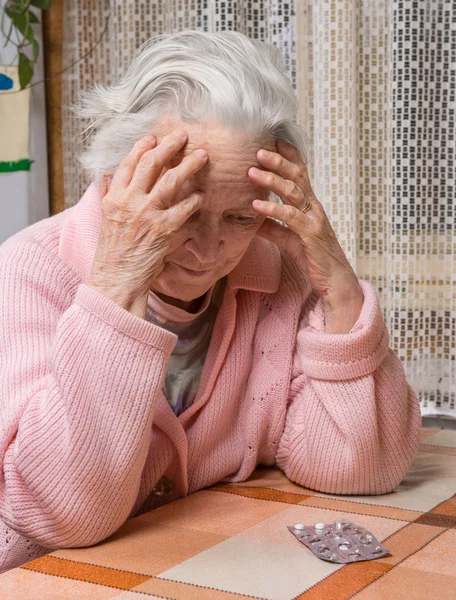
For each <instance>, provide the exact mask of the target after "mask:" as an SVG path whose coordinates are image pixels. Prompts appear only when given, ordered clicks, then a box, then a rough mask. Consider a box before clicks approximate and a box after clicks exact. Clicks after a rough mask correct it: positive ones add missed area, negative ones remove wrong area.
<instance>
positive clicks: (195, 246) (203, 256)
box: [184, 222, 223, 267]
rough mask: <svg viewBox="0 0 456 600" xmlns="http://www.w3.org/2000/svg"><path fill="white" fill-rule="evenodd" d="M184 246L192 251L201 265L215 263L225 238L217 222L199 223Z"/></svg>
mask: <svg viewBox="0 0 456 600" xmlns="http://www.w3.org/2000/svg"><path fill="white" fill-rule="evenodd" d="M184 248H185V249H186V250H187V251H188V252H191V253H192V254H193V255H194V256H195V258H196V259H197V260H198V262H199V264H200V266H202V267H204V266H205V265H207V266H209V265H213V264H215V263H216V262H217V261H218V259H219V258H220V255H221V253H222V249H223V239H222V235H221V231H220V229H219V227H218V225H217V224H215V223H214V222H212V223H205V224H204V225H203V224H202V223H198V225H197V226H196V227H195V228H194V230H193V231H192V235H191V237H190V238H189V239H188V240H187V241H186V242H185V244H184Z"/></svg>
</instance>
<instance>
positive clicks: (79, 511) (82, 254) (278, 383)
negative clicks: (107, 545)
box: [0, 184, 421, 572]
mask: <svg viewBox="0 0 456 600" xmlns="http://www.w3.org/2000/svg"><path fill="white" fill-rule="evenodd" d="M100 219H101V212H100V195H99V192H98V190H97V189H96V187H95V186H94V185H93V184H92V185H91V186H90V187H89V189H88V190H87V192H86V193H85V195H84V196H83V198H82V199H81V201H80V202H79V203H78V204H77V205H76V206H75V207H73V208H70V209H68V210H66V211H65V212H63V213H60V214H58V215H55V216H53V217H50V218H48V219H45V220H43V221H41V222H39V223H37V224H35V225H33V226H31V227H28V228H27V229H25V230H23V231H21V232H20V233H18V234H16V235H15V236H13V237H12V238H10V239H9V240H8V241H7V242H5V243H4V244H3V245H2V246H1V248H0V269H1V271H0V272H1V278H2V279H1V286H0V306H1V309H2V315H1V317H2V318H1V334H0V403H1V404H0V406H1V408H0V410H1V423H0V465H1V478H0V572H2V571H4V570H6V569H9V568H12V567H15V566H17V565H20V564H22V563H24V562H25V561H28V560H30V559H32V558H35V557H38V556H41V555H43V554H46V553H48V552H50V551H52V549H56V548H69V547H79V546H90V545H93V544H95V543H97V542H99V541H101V540H103V539H105V538H107V537H108V536H110V535H111V534H112V533H113V532H115V531H116V530H117V529H118V528H119V527H120V526H121V525H122V523H123V522H124V521H125V520H126V519H128V518H129V517H132V516H135V515H137V514H141V513H142V512H145V511H148V510H151V509H153V508H155V507H157V506H160V505H161V504H163V503H164V502H169V501H170V500H174V499H177V498H179V497H181V496H184V495H185V494H189V493H191V492H194V491H196V490H199V489H201V488H204V487H205V486H209V485H211V484H214V483H216V482H218V481H220V480H224V481H242V480H244V479H246V478H247V477H249V475H250V474H251V473H252V471H253V470H254V469H255V467H256V466H257V465H258V464H263V465H273V464H277V465H278V466H279V467H280V468H281V469H283V471H284V472H285V473H286V474H287V476H288V477H289V478H290V479H291V480H293V481H295V482H297V483H299V484H302V485H303V486H306V487H309V488H313V489H316V490H320V491H323V492H328V493H335V494H384V493H387V492H391V491H392V490H394V488H395V487H396V486H397V485H398V484H399V482H400V481H401V479H402V477H403V476H404V473H405V472H406V470H407V468H408V466H409V465H410V463H411V461H412V459H413V456H414V454H415V451H416V448H417V444H418V436H419V429H420V422H421V419H420V411H419V405H418V402H417V399H416V396H415V394H414V393H413V391H412V390H411V389H410V387H409V386H408V385H407V382H406V379H405V376H404V371H403V369H402V366H401V363H400V361H399V359H398V358H397V356H396V355H395V354H394V353H393V352H392V351H391V350H389V349H388V333H387V330H386V327H385V324H384V321H383V319H382V315H381V312H380V310H379V305H378V300H377V297H376V294H375V292H374V291H373V289H372V287H371V286H370V285H369V284H367V283H365V282H363V281H361V285H362V289H363V292H364V297H365V299H364V305H363V308H362V312H361V315H360V317H359V319H358V321H357V323H356V324H355V325H354V327H353V329H352V331H351V332H350V333H348V334H338V335H336V334H330V333H325V332H324V313H323V309H322V306H321V303H320V301H318V298H317V297H316V295H315V293H313V292H312V290H311V289H310V288H309V285H308V283H307V282H306V279H305V277H304V276H303V275H302V274H301V273H300V272H299V270H298V269H297V268H296V267H295V265H294V264H293V262H292V261H291V259H289V258H288V257H287V256H286V255H282V254H281V252H280V251H279V250H278V248H277V247H276V246H275V245H273V244H271V243H269V242H266V241H265V240H263V239H261V238H255V239H254V241H253V242H252V244H251V246H250V248H249V250H248V252H247V253H246V254H245V256H244V257H243V259H242V260H241V262H240V264H239V265H238V266H237V267H236V269H235V270H234V271H233V272H232V273H231V274H230V275H229V277H228V282H227V287H226V292H225V296H224V301H223V305H222V307H221V308H220V311H219V314H218V317H217V321H216V324H215V328H214V332H213V336H212V340H211V345H210V349H209V352H208V356H207V359H206V363H205V366H204V372H203V376H202V379H201V384H200V387H199V390H198V395H197V398H196V400H195V403H194V404H193V405H192V406H191V407H190V408H189V409H188V410H187V411H185V412H184V413H183V414H182V415H180V416H179V417H176V416H175V415H174V413H173V411H172V410H171V408H170V406H169V405H168V403H167V401H166V399H165V397H164V396H163V393H162V384H163V380H164V376H165V372H166V365H167V360H168V357H169V355H170V353H171V351H172V349H173V347H174V344H175V341H176V338H175V336H174V335H173V334H171V333H169V332H167V331H165V330H163V329H161V328H160V327H158V326H156V325H153V324H152V323H148V322H147V321H145V320H142V319H140V318H138V317H136V316H133V315H132V314H130V313H128V312H127V311H125V310H124V309H122V308H121V307H120V306H118V305H117V304H115V303H114V302H112V301H111V300H109V299H108V298H106V297H104V296H103V295H101V294H99V293H98V292H96V291H95V290H93V289H91V288H90V287H88V286H87V285H86V284H85V283H84V282H85V281H87V277H88V274H89V272H90V268H91V264H92V261H93V257H94V253H95V249H96V245H97V240H98V234H99V227H100ZM157 482H158V487H157ZM160 486H161V487H160Z"/></svg>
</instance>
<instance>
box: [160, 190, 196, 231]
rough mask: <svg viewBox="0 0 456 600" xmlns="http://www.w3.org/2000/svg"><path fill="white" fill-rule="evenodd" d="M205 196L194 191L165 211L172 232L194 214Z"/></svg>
mask: <svg viewBox="0 0 456 600" xmlns="http://www.w3.org/2000/svg"><path fill="white" fill-rule="evenodd" d="M202 201H203V196H202V194H201V193H199V192H193V193H192V194H190V195H189V196H187V197H186V198H184V199H183V200H181V201H180V202H178V203H177V204H174V205H173V206H171V207H170V208H168V209H167V210H166V211H163V213H164V216H165V218H166V223H167V225H168V227H169V228H170V230H171V231H172V232H175V231H177V230H178V229H179V228H180V227H182V225H183V224H184V223H185V221H186V220H187V219H188V218H189V217H191V216H192V215H193V213H195V212H196V211H197V210H198V209H199V208H200V206H201V204H202Z"/></svg>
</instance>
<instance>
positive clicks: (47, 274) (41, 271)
mask: <svg viewBox="0 0 456 600" xmlns="http://www.w3.org/2000/svg"><path fill="white" fill-rule="evenodd" d="M70 210H71V209H70ZM66 213H67V211H64V212H62V213H59V214H57V215H54V216H51V217H48V218H47V219H43V220H42V221H39V222H38V223H35V224H33V225H30V226H29V227H26V228H25V229H23V230H21V231H19V232H18V233H16V234H14V235H13V236H11V237H10V238H8V239H7V240H6V241H5V242H4V243H3V244H2V245H1V246H0V269H1V272H2V287H4V286H5V287H10V286H9V285H8V284H11V285H16V284H17V283H18V282H19V281H20V282H22V283H24V284H25V285H27V282H28V283H31V282H36V283H40V284H41V285H42V286H44V287H46V283H47V282H49V283H50V284H52V285H54V286H56V285H57V286H58V287H61V288H65V287H67V285H71V286H72V287H73V285H74V279H75V274H74V273H73V272H72V271H71V269H70V268H69V267H68V265H66V263H65V262H64V261H63V260H62V259H61V258H60V256H59V242H60V233H61V230H62V226H63V223H64V222H65V219H66V216H67V215H66ZM15 282H16V283H15Z"/></svg>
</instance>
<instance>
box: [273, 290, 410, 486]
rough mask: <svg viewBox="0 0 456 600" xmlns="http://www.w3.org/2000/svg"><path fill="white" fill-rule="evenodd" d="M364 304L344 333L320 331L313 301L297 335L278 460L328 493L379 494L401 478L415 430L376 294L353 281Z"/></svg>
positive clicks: (295, 475) (407, 390)
mask: <svg viewBox="0 0 456 600" xmlns="http://www.w3.org/2000/svg"><path fill="white" fill-rule="evenodd" d="M360 284H361V286H362V289H363V293H364V303H363V307H362V310H361V313H360V316H359V318H358V320H357V322H356V323H355V325H354V326H353V328H352V330H351V331H350V333H348V334H331V333H325V332H324V310H323V306H322V304H321V301H320V300H319V301H318V302H317V303H316V305H315V307H314V309H313V310H312V311H311V312H310V313H309V314H308V315H305V316H304V318H303V323H304V326H303V327H302V328H301V329H300V330H299V332H298V335H297V344H296V351H295V356H294V364H293V374H292V375H293V376H292V381H291V386H290V397H289V405H288V409H287V414H286V420H285V426H284V430H283V434H282V436H281V440H280V444H279V447H278V452H277V464H278V465H279V467H280V468H282V469H283V471H284V472H285V473H286V474H287V476H288V477H289V478H290V479H291V480H293V481H295V482H296V483H298V484H300V485H303V486H305V487H308V488H311V489H315V490H319V491H321V492H325V493H331V494H360V495H361V494H385V493H387V492H391V491H392V490H394V489H395V487H396V486H397V485H398V484H399V483H400V481H401V480H402V478H403V476H404V475H405V473H406V471H407V469H408V467H409V466H410V464H411V462H412V460H413V457H414V455H415V452H416V449H417V446H418V442H419V433H420V427H421V415H420V408H419V404H418V400H417V397H416V395H415V393H414V392H413V390H412V389H411V388H410V386H409V385H408V384H407V381H406V378H405V374H404V370H403V368H402V364H401V362H400V360H399V358H398V356H397V355H396V354H395V353H394V352H393V351H392V350H391V349H389V338H388V331H387V328H386V325H385V323H384V320H383V317H382V314H381V311H380V307H379V303H378V299H377V296H376V293H375V292H374V290H373V288H372V287H371V286H370V284H368V283H366V282H364V281H360Z"/></svg>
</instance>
